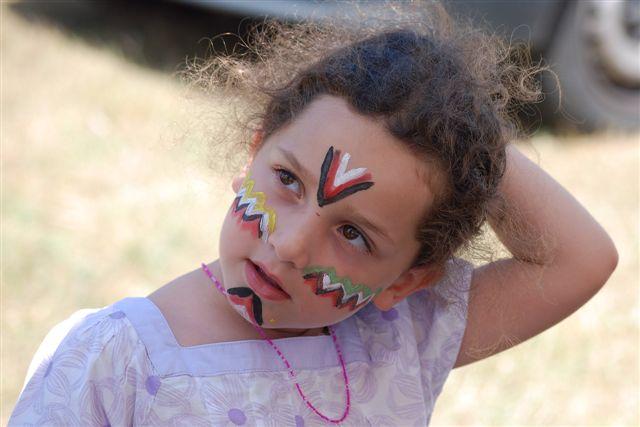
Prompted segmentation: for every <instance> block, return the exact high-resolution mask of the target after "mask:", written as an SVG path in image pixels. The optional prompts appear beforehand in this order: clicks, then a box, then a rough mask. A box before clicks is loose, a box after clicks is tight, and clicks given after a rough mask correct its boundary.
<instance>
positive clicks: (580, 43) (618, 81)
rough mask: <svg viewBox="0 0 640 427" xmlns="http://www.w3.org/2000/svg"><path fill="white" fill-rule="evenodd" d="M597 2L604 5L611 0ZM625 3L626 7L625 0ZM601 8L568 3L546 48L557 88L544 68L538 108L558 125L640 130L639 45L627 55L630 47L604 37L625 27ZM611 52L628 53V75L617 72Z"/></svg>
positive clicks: (546, 117)
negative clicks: (624, 47) (543, 100)
mask: <svg viewBox="0 0 640 427" xmlns="http://www.w3.org/2000/svg"><path fill="white" fill-rule="evenodd" d="M602 4H603V5H604V6H607V5H608V4H613V2H602ZM618 5H624V4H623V3H618ZM635 5H637V3H636V4H635ZM624 6H626V7H629V4H626V5H624ZM632 6H634V5H632ZM604 12H606V13H609V12H612V13H614V15H613V16H616V15H615V13H620V11H604ZM604 12H603V10H601V8H600V7H599V5H598V4H597V3H595V2H580V1H575V2H571V3H569V5H568V6H567V8H566V9H565V11H564V14H563V17H562V18H561V20H560V22H559V25H558V27H557V31H556V34H555V35H554V37H553V41H552V43H551V46H550V49H548V50H547V55H546V62H547V63H548V65H550V67H551V69H552V70H553V71H554V72H555V73H556V74H557V76H558V78H559V80H560V89H561V90H558V85H557V82H556V80H555V79H554V78H553V76H552V75H551V73H544V74H545V75H544V76H543V78H542V84H543V90H544V93H545V97H546V99H545V102H544V103H543V106H542V109H543V115H544V116H545V117H544V118H545V119H546V120H548V121H549V122H551V123H552V124H554V125H555V126H556V128H559V129H560V130H562V129H567V128H569V129H570V130H578V131H582V132H591V131H596V130H603V129H615V130H622V131H638V130H640V81H638V79H637V76H638V74H640V51H638V50H636V51H635V53H633V52H632V53H631V55H629V53H630V52H629V49H627V50H626V51H625V52H622V51H620V52H616V51H614V49H615V48H616V46H621V45H620V44H617V45H616V44H613V45H612V44H611V40H606V41H607V43H603V42H604V41H605V39H604V37H609V38H610V37H612V36H615V35H618V36H621V32H623V31H624V28H622V27H623V25H622V22H621V20H622V18H620V19H619V21H620V22H613V21H614V20H613V19H612V14H611V13H609V15H608V16H603V13H604ZM616 26H617V27H616ZM622 37H625V35H624V34H622ZM629 37H631V36H630V35H629ZM624 41H625V42H627V45H626V47H627V48H628V47H629V46H633V43H637V40H635V39H630V40H624ZM628 43H632V45H629V44H628ZM637 45H638V46H640V43H637ZM603 49H609V50H608V51H604V50H603ZM612 49H613V50H612ZM624 53H626V54H627V55H626V57H625V58H622V57H621V56H620V55H622V54H624ZM611 55H614V56H615V55H618V57H619V58H622V59H627V62H626V65H627V71H631V74H632V75H631V76H628V75H627V78H626V79H623V78H621V77H620V75H616V73H615V72H614V68H615V66H612V65H611ZM634 55H635V57H634ZM629 60H630V61H631V62H629ZM633 61H637V63H638V64H639V65H638V69H637V73H638V74H634V73H635V72H636V70H635V69H634V68H633V67H635V64H636V62H633ZM629 66H630V67H629Z"/></svg>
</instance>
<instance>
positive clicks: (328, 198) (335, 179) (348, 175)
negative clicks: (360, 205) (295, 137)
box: [318, 147, 373, 207]
mask: <svg viewBox="0 0 640 427" xmlns="http://www.w3.org/2000/svg"><path fill="white" fill-rule="evenodd" d="M350 158H351V156H350V155H349V153H344V154H342V153H341V152H340V150H335V151H334V150H333V147H330V148H329V151H327V155H326V156H325V157H324V161H323V162H322V168H321V170H320V183H319V184H318V205H319V206H320V207H322V206H324V205H328V204H329V203H333V202H337V201H338V200H340V199H343V198H345V197H347V196H348V195H350V194H353V193H356V192H358V191H362V190H366V189H367V188H369V187H371V186H372V185H373V182H371V181H367V180H369V179H371V174H370V173H367V169H366V168H356V169H351V170H350V171H347V166H348V163H349V159H350Z"/></svg>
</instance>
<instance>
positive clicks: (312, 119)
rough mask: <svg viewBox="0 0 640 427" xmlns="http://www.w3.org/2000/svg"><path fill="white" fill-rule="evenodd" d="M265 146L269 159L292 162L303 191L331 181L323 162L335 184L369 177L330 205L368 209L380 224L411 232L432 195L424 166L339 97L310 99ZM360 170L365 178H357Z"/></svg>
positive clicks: (376, 122)
mask: <svg viewBox="0 0 640 427" xmlns="http://www.w3.org/2000/svg"><path fill="white" fill-rule="evenodd" d="M263 149H264V152H265V154H266V155H267V156H268V157H269V158H270V159H271V160H272V161H278V162H286V164H287V165H289V166H291V167H294V169H296V170H295V172H296V174H297V175H299V177H300V178H301V179H302V180H303V181H304V182H305V185H306V186H307V187H309V186H311V187H312V188H311V189H307V191H311V192H314V193H315V191H316V190H317V189H318V186H320V185H330V184H331V183H329V184H327V182H326V181H327V170H325V172H324V176H323V167H324V168H325V169H327V168H328V167H330V166H333V175H332V179H334V182H333V183H334V184H337V185H341V184H342V185H343V186H344V184H345V183H347V185H348V183H349V179H352V182H372V183H373V185H371V186H369V187H367V188H366V189H364V190H361V191H357V192H353V193H352V194H350V195H349V196H347V197H344V198H342V199H340V200H339V201H337V202H335V203H332V207H334V208H335V209H338V208H342V209H345V210H350V211H366V212H368V214H369V215H371V216H374V218H375V219H376V220H377V221H378V222H381V223H387V224H400V223H401V225H405V224H406V225H407V228H409V229H408V230H407V232H408V233H411V234H412V235H413V234H414V233H415V227H417V225H418V223H419V221H420V219H421V218H422V216H423V215H424V213H425V212H426V210H427V209H428V207H429V206H430V205H431V203H432V200H433V195H432V194H431V190H430V189H429V188H428V185H427V180H426V177H428V176H429V175H430V171H429V170H428V166H427V165H426V164H424V163H422V162H421V161H420V160H419V159H418V157H416V156H415V155H414V154H413V153H411V151H410V150H409V149H408V148H407V147H406V146H405V145H404V143H403V142H402V141H400V140H398V139H397V138H395V137H394V136H393V135H391V134H390V133H389V132H388V131H387V130H386V128H385V126H384V124H383V123H382V121H381V120H376V119H375V118H372V117H367V116H363V115H361V114H358V113H356V112H355V111H354V110H353V109H352V108H351V107H350V106H349V105H348V104H347V103H346V102H345V101H343V100H342V99H340V98H336V97H329V96H325V97H321V98H319V99H318V100H316V101H313V102H312V103H311V104H310V105H309V106H308V107H307V108H306V109H305V110H304V111H303V112H302V113H301V114H300V115H299V116H298V117H297V118H296V119H295V120H293V121H292V122H291V123H290V124H288V125H287V126H285V127H283V128H282V129H280V130H279V131H278V132H276V133H275V134H273V135H272V136H271V137H270V138H269V140H268V141H266V144H265V146H264V147H263ZM261 151H263V150H261ZM337 153H338V154H337ZM329 157H331V158H332V159H333V161H331V160H330V159H329ZM323 165H324V166H323ZM364 175H366V176H367V179H366V180H363V179H362V178H361V177H362V176H364ZM357 180H359V181H357ZM387 227H389V225H387Z"/></svg>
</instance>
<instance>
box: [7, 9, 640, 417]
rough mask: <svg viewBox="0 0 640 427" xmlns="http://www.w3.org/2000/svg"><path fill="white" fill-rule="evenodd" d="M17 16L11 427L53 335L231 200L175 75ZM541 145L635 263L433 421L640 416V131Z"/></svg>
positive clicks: (458, 395)
mask: <svg viewBox="0 0 640 427" xmlns="http://www.w3.org/2000/svg"><path fill="white" fill-rule="evenodd" d="M0 10H1V12H2V22H1V26H2V29H1V31H2V32H1V34H0V36H1V38H2V41H1V46H0V49H1V51H2V95H1V103H2V124H1V125H2V319H1V320H2V340H3V347H2V374H1V376H2V385H1V391H2V398H1V402H0V404H1V405H2V416H1V421H2V423H3V424H6V422H7V419H8V416H9V414H10V412H11V410H12V408H13V405H14V403H15V401H16V399H17V396H18V393H19V390H20V387H21V385H22V381H23V379H24V375H25V372H26V367H27V365H28V363H29V360H30V358H31V356H32V355H33V353H34V351H35V349H36V347H37V345H38V344H39V343H40V341H41V340H42V338H43V337H44V335H45V333H46V332H47V331H48V330H49V329H50V328H51V327H52V326H53V325H54V324H55V323H57V322H59V321H61V320H62V319H64V318H66V317H67V316H68V315H69V314H71V313H72V312H73V311H74V310H76V309H78V308H81V307H98V306H104V305H107V304H110V303H112V302H114V301H116V300H118V299H120V298H122V297H125V296H134V295H145V294H147V293H149V292H150V291H152V290H153V289H155V288H156V287H158V286H160V285H162V284H164V283H166V282H167V281H168V280H170V279H172V278H174V277H175V276H177V275H179V274H182V273H184V272H186V271H189V270H191V269H194V268H196V267H197V266H198V265H199V263H200V262H201V261H209V260H212V259H214V258H215V257H216V254H217V235H218V226H219V224H220V220H221V218H222V216H223V214H224V211H225V210H226V207H227V206H228V202H229V201H230V196H231V194H230V191H229V190H227V187H228V185H227V184H226V180H225V179H224V178H222V177H220V176H216V175H215V174H213V173H212V171H210V170H208V169H207V168H206V161H205V159H204V157H205V155H206V153H207V149H206V147H205V146H204V144H202V143H201V142H200V136H199V135H200V134H199V133H198V131H197V129H196V130H195V131H194V130H193V128H192V124H193V120H192V119H191V117H193V116H192V115H191V114H190V111H191V110H190V108H188V105H191V104H187V103H185V102H184V88H183V87H182V86H180V84H179V83H177V82H176V81H175V79H173V78H172V77H171V76H168V75H166V74H163V73H159V72H154V71H151V70H149V69H144V68H140V67H138V66H135V65H132V64H131V62H128V61H126V60H124V59H123V58H122V57H120V56H119V55H117V54H114V52H113V51H112V50H107V49H100V48H95V47H92V48H90V47H88V46H87V45H86V44H84V43H83V42H82V41H81V40H77V39H75V38H73V37H71V36H70V35H69V34H66V33H64V32H62V31H60V30H57V29H56V28H53V27H51V26H48V25H43V24H37V23H33V22H32V23H27V22H25V21H23V20H22V19H21V18H20V17H18V16H16V15H15V14H14V13H13V12H12V11H11V9H10V8H8V7H7V6H6V5H2V7H1V9H0ZM533 143H534V146H535V148H536V149H537V150H538V153H539V155H540V162H541V165H542V166H543V167H544V168H545V169H547V170H548V171H549V172H550V173H551V174H552V175H553V176H555V177H556V178H557V179H558V180H559V181H560V182H561V183H562V184H563V185H565V186H566V187H567V188H568V189H569V190H570V191H571V192H572V193H573V194H575V196H576V197H577V198H578V199H579V200H580V201H581V202H582V203H584V204H585V205H586V206H587V208H588V209H589V210H590V211H591V212H592V214H593V216H594V217H595V218H596V219H598V220H599V221H600V222H601V223H602V224H603V226H604V227H605V229H606V230H607V231H608V232H609V233H610V234H611V236H612V237H613V239H614V241H615V242H616V244H617V247H618V251H619V253H620V263H619V266H618V269H617V271H616V272H615V273H614V275H613V277H612V278H611V280H610V282H609V283H608V284H607V285H606V286H605V287H604V289H603V290H602V291H601V292H600V293H599V294H598V295H596V296H595V297H594V298H593V299H592V300H591V301H590V302H589V303H588V304H587V305H585V306H584V307H583V308H582V309H581V310H579V311H578V312H577V313H576V314H574V315H573V316H571V317H570V318H568V319H566V320H565V321H563V322H562V323H560V324H559V325H558V326H557V327H555V328H553V329H552V330H550V331H548V332H546V333H544V334H542V335H540V336H538V337H536V338H534V339H532V340H530V341H528V342H525V343H523V344H521V345H519V346H517V347H516V348H514V349H513V350H510V351H507V352H505V353H503V354H501V355H498V356H495V357H493V358H490V359H487V360H485V361H482V362H478V363H475V364H472V365H470V366H468V367H464V368H461V369H459V370H456V371H454V372H453V373H452V374H451V377H450V380H449V382H448V383H447V385H446V386H445V390H444V392H443V395H442V397H441V398H440V400H439V402H438V404H437V406H436V412H435V415H434V417H433V420H432V421H433V424H434V425H445V424H448V425H470V424H481V425H534V424H542V425H638V424H639V423H640V419H639V414H638V408H639V406H638V359H637V357H638V271H639V266H638V238H639V235H638V137H637V136H632V137H630V136H626V137H616V136H612V135H599V136H594V137H588V138H586V137H585V138H574V139H570V140H558V139H554V138H553V137H550V136H542V137H539V138H536V139H535V140H534V141H533Z"/></svg>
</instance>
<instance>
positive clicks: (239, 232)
mask: <svg viewBox="0 0 640 427" xmlns="http://www.w3.org/2000/svg"><path fill="white" fill-rule="evenodd" d="M431 175H432V174H431V171H429V170H428V169H427V167H426V166H425V165H424V164H421V163H420V162H419V160H418V159H417V158H416V157H414V155H412V154H411V153H410V152H409V150H408V149H407V148H406V147H405V146H404V145H403V143H402V142H401V141H398V140H397V139H395V138H394V137H393V136H391V135H390V134H389V133H388V131H386V130H385V129H384V127H383V126H382V125H381V124H380V123H377V122H376V121H375V120H374V119H372V118H369V117H366V116H362V115H360V114H357V113H355V112H353V111H352V109H351V108H350V107H349V106H348V104H347V103H346V102H345V101H343V100H342V99H340V98H336V97H330V96H324V97H321V98H319V99H317V100H315V101H313V102H312V103H311V104H310V105H309V106H308V107H307V108H306V109H305V110H304V111H303V112H302V113H301V114H300V115H299V116H298V117H297V118H296V119H295V120H294V121H293V122H292V123H290V124H289V125H287V126H285V127H283V128H282V129H280V130H279V131H278V132H276V133H275V134H273V135H272V136H270V137H269V138H268V139H267V140H266V141H264V142H263V145H262V146H261V148H260V150H259V151H258V152H257V154H256V156H255V158H254V159H253V161H252V162H251V164H250V167H249V168H248V170H247V175H246V176H243V177H239V178H237V179H235V180H234V183H233V187H234V190H235V191H236V193H238V196H237V197H236V199H235V200H234V202H233V204H232V206H231V208H230V210H229V212H228V213H227V216H226V218H225V221H224V225H223V228H222V234H221V239H220V266H221V269H222V276H223V283H224V287H225V288H226V289H227V293H228V296H227V299H228V301H229V303H230V304H231V305H232V306H233V307H234V308H235V309H236V310H237V311H238V312H239V313H241V314H242V315H243V316H244V317H245V318H246V319H247V320H249V321H251V322H252V323H256V324H259V325H261V326H262V327H264V328H276V329H277V328H294V329H307V328H316V327H321V326H326V325H331V324H334V323H337V322H339V321H341V320H343V319H345V318H347V317H349V316H351V315H352V314H354V313H355V312H356V311H358V310H359V309H361V308H362V307H364V306H365V305H366V304H368V303H369V302H371V301H374V302H375V303H376V305H378V306H379V307H380V308H383V309H387V308H389V307H391V306H392V305H393V304H394V303H395V302H397V301H399V300H401V299H402V298H404V297H405V296H407V295H408V294H409V293H411V292H413V291H415V290H416V289H418V288H419V287H424V285H426V283H424V278H425V276H424V274H420V270H419V269H416V268H410V267H411V265H412V262H413V261H414V258H415V255H416V253H417V251H418V249H419V243H418V242H417V240H416V238H415V234H416V230H417V227H418V225H419V222H420V220H421V219H422V217H423V215H424V214H425V213H426V212H427V209H429V207H430V206H431V204H432V202H433V195H432V193H431V192H430V190H429V188H428V185H427V182H428V179H427V178H428V177H429V176H431Z"/></svg>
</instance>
